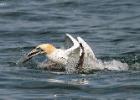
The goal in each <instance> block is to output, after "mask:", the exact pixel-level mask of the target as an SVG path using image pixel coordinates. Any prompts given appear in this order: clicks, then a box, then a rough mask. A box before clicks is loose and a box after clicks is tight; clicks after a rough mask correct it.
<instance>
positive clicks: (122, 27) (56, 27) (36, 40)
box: [0, 0, 140, 100]
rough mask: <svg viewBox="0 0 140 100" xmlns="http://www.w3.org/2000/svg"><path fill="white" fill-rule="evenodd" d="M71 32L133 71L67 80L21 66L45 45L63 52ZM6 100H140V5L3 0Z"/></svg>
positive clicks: (0, 66)
mask: <svg viewBox="0 0 140 100" xmlns="http://www.w3.org/2000/svg"><path fill="white" fill-rule="evenodd" d="M65 33H70V34H72V35H74V36H81V37H83V38H84V39H85V40H86V41H87V42H88V43H89V44H90V45H91V47H92V48H93V50H94V52H95V54H96V56H97V57H98V58H100V59H103V60H110V59H117V60H120V61H123V62H126V63H128V64H129V67H130V70H129V71H126V72H113V71H112V72H108V71H100V72H96V73H94V74H89V75H78V74H71V75H67V74H64V73H53V72H48V71H43V70H38V69H36V68H35V64H34V63H31V64H27V65H26V66H25V67H20V66H17V65H16V62H17V60H18V59H19V58H20V57H21V56H22V55H23V54H24V53H25V52H28V51H29V50H31V49H32V48H33V47H34V46H36V45H38V44H40V43H44V42H46V43H47V42H49V43H53V44H54V45H56V46H57V47H60V46H61V45H63V42H64V34H65ZM40 59H42V58H40ZM0 99H1V100H47V99H54V100H74V99H75V100H91V99H94V100H140V0H0Z"/></svg>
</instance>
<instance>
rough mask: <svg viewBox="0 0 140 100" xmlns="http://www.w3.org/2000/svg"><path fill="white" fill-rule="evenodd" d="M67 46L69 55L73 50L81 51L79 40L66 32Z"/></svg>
mask: <svg viewBox="0 0 140 100" xmlns="http://www.w3.org/2000/svg"><path fill="white" fill-rule="evenodd" d="M65 47H67V49H66V54H67V55H69V54H71V53H72V52H77V51H79V48H80V45H79V42H78V41H77V40H76V39H75V38H73V37H72V36H71V35H70V34H66V39H65Z"/></svg>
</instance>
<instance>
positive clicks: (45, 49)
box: [23, 44, 56, 62]
mask: <svg viewBox="0 0 140 100" xmlns="http://www.w3.org/2000/svg"><path fill="white" fill-rule="evenodd" d="M55 50H56V48H55V47H54V46H53V45H52V44H41V45H38V46H37V47H36V48H35V49H33V50H32V51H31V52H29V53H28V54H27V55H26V57H25V58H26V59H24V60H23V62H26V61H28V60H29V59H31V58H32V57H34V56H36V55H39V54H46V55H50V54H51V53H53V52H54V51H55Z"/></svg>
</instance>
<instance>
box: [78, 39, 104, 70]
mask: <svg viewBox="0 0 140 100" xmlns="http://www.w3.org/2000/svg"><path fill="white" fill-rule="evenodd" d="M77 40H78V42H79V43H80V44H81V45H82V46H83V52H84V58H83V67H82V68H83V72H88V71H91V70H99V69H103V68H102V67H100V66H99V64H98V60H97V58H96V56H95V54H94V52H93V51H92V49H91V47H90V46H89V45H88V44H87V43H86V42H85V41H84V40H83V39H82V38H81V37H77Z"/></svg>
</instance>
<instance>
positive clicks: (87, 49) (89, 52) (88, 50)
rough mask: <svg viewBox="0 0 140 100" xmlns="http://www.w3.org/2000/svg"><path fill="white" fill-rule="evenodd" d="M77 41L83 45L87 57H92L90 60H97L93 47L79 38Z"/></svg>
mask: <svg viewBox="0 0 140 100" xmlns="http://www.w3.org/2000/svg"><path fill="white" fill-rule="evenodd" d="M77 40H78V42H79V43H81V44H82V46H83V48H84V52H85V57H90V58H92V60H97V58H96V57H95V54H94V52H93V51H92V49H91V47H90V46H89V45H88V44H87V43H86V42H85V41H84V40H83V39H82V38H81V37H77Z"/></svg>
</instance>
